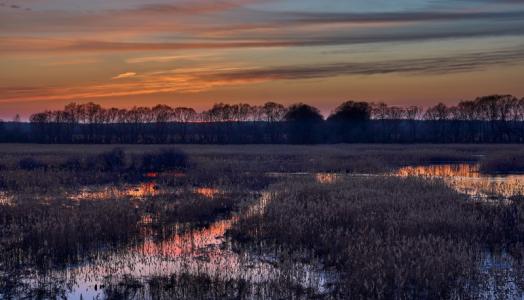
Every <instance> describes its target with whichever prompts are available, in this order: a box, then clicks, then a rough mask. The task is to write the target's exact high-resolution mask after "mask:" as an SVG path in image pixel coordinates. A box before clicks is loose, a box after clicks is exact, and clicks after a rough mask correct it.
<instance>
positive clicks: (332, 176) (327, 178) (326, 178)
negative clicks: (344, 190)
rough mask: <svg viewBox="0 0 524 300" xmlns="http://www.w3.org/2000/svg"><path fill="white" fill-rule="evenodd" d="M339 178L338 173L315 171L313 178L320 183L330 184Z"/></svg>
mask: <svg viewBox="0 0 524 300" xmlns="http://www.w3.org/2000/svg"><path fill="white" fill-rule="evenodd" d="M339 179H340V175H339V174H336V173H316V174H315V180H316V181H317V182H318V183H321V184H332V183H335V182H337V181H338V180H339Z"/></svg>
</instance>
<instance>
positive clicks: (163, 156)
mask: <svg viewBox="0 0 524 300" xmlns="http://www.w3.org/2000/svg"><path fill="white" fill-rule="evenodd" d="M138 164H139V166H138V168H139V170H140V171H142V172H160V171H167V170H185V169H186V168H187V167H188V158H187V155H186V154H185V153H184V152H182V151H179V150H175V149H163V150H160V151H158V152H155V153H145V154H143V155H142V156H141V157H140V158H139V162H138ZM135 167H136V166H135Z"/></svg>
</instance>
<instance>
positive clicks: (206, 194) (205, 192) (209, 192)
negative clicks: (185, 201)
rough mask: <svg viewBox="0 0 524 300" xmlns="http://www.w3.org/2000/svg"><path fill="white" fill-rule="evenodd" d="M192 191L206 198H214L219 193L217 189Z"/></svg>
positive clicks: (202, 188)
mask: <svg viewBox="0 0 524 300" xmlns="http://www.w3.org/2000/svg"><path fill="white" fill-rule="evenodd" d="M194 191H195V193H196V194H199V195H201V196H204V197H206V198H215V196H216V195H218V194H219V193H220V190H219V189H215V188H209V187H200V188H195V190H194Z"/></svg>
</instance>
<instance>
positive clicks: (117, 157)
mask: <svg viewBox="0 0 524 300" xmlns="http://www.w3.org/2000/svg"><path fill="white" fill-rule="evenodd" d="M125 158H126V155H125V153H124V150H122V149H121V148H115V149H113V150H111V151H109V152H105V153H102V154H100V155H98V157H97V160H98V166H99V168H100V169H101V170H102V171H119V170H122V169H124V167H125V165H126V159H125Z"/></svg>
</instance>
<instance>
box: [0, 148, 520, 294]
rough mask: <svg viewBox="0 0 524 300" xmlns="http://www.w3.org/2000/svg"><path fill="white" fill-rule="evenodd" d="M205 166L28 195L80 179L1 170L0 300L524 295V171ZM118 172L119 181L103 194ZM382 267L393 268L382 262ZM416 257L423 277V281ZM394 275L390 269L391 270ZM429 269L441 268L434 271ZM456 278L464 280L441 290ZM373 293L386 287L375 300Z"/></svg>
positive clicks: (438, 166)
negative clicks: (523, 214)
mask: <svg viewBox="0 0 524 300" xmlns="http://www.w3.org/2000/svg"><path fill="white" fill-rule="evenodd" d="M162 155H164V156H165V154H162ZM189 157H190V156H189ZM130 159H132V163H129V162H126V163H125V164H127V165H130V166H133V168H137V167H135V166H134V164H136V162H135V161H136V160H137V158H134V157H132V158H130ZM148 159H149V158H148ZM199 159H200V160H199V161H198V164H196V163H195V166H191V167H183V168H179V167H177V166H171V167H161V168H160V169H158V170H150V169H148V170H147V171H143V170H141V169H138V172H136V171H134V169H131V167H127V166H126V167H125V168H124V167H119V168H115V170H114V171H101V170H100V169H98V170H96V172H93V173H92V176H93V177H94V178H100V180H98V182H94V183H92V184H84V183H80V182H79V183H75V182H73V183H69V182H68V183H58V184H56V186H53V185H50V184H49V183H46V186H45V187H39V186H38V184H35V185H36V187H35V186H33V187H32V188H31V190H27V189H23V188H22V189H21V188H17V185H15V183H17V181H20V182H21V183H22V182H24V181H27V180H31V176H32V174H34V173H37V172H45V174H46V175H47V176H51V175H54V176H55V178H61V177H60V176H76V177H77V178H79V181H80V179H81V176H83V175H84V174H82V175H80V174H77V173H76V171H67V172H70V173H68V174H65V175H64V174H63V172H65V171H63V170H62V169H60V168H61V167H48V168H47V169H46V170H45V171H44V170H19V169H16V168H15V167H11V169H10V168H4V169H1V170H0V173H1V175H2V177H0V183H3V185H0V186H2V187H3V188H2V189H3V190H1V191H0V221H1V222H2V225H3V227H2V228H3V229H2V236H1V240H0V251H1V252H2V259H1V261H0V279H1V281H2V283H1V284H0V298H15V299H16V298H44V299H48V298H67V299H122V298H126V299H170V298H183V299H193V298H206V299H209V298H211V299H214V298H243V299H266V298H299V299H300V298H303V299H307V298H326V299H336V298H346V297H347V295H348V294H347V293H350V294H351V295H360V296H363V295H368V296H369V297H372V298H377V297H378V298H391V297H392V298H420V297H421V296H423V295H438V297H437V298H448V297H449V298H453V295H470V296H472V295H475V297H476V298H483V299H491V298H500V297H517V296H520V295H522V294H523V293H522V285H521V282H522V281H524V277H523V276H520V274H522V273H520V270H521V268H522V266H521V264H520V261H519V257H520V256H519V255H520V254H518V253H517V252H518V250H517V249H518V246H517V247H514V246H513V245H519V243H520V240H521V237H522V234H521V232H520V231H518V230H520V229H519V228H520V227H518V224H520V219H518V216H517V215H518V214H519V212H518V209H520V208H519V207H520V199H521V196H522V194H524V193H523V191H524V175H520V174H504V175H487V174H483V173H482V172H481V170H480V169H481V168H480V165H479V162H468V163H460V162H457V163H429V164H416V163H413V164H411V165H408V166H398V167H396V168H394V169H393V171H389V170H380V171H378V172H374V173H373V172H367V173H364V172H348V171H341V170H339V171H331V170H326V169H320V168H319V169H318V170H317V171H315V170H303V171H302V170H299V171H297V170H296V169H295V170H290V171H289V172H283V171H282V170H281V169H282V166H279V165H278V164H275V168H274V170H268V169H267V167H265V168H261V171H260V172H253V171H252V170H250V171H249V172H246V170H245V168H244V169H234V168H236V167H238V166H235V164H236V163H237V161H236V159H235V158H231V157H228V158H227V159H228V160H229V161H230V163H231V165H230V166H228V167H227V168H223V169H221V170H220V173H219V174H217V173H213V172H217V170H216V169H213V168H216V164H210V165H206V163H208V160H209V161H215V160H216V158H215V156H211V155H210V158H206V157H204V158H202V157H200V158H199ZM271 159H274V158H273V157H271V158H270V159H269V160H268V161H263V160H262V161H260V162H253V163H261V164H267V163H271ZM224 160H226V158H224ZM226 161H227V160H226ZM221 163H223V162H221ZM295 164H296V160H293V165H295ZM341 164H342V162H341ZM199 168H200V169H199ZM83 172H84V173H85V172H90V171H83ZM109 173H110V174H112V175H111V176H113V177H114V178H124V180H122V179H119V181H118V182H113V181H111V180H109V182H107V180H106V179H105V176H106V174H109ZM116 174H118V175H116ZM213 174H216V175H220V176H210V175H213ZM9 176H11V178H13V179H12V182H11V181H8V179H9ZM57 180H58V182H60V181H61V182H66V180H65V179H57ZM82 180H83V179H82ZM90 180H92V179H90ZM447 187H449V188H447ZM35 188H39V189H41V192H40V191H39V192H34V191H33V190H34V189H35ZM419 199H422V200H420V201H425V202H424V205H422V204H421V202H420V201H419ZM424 199H425V200H424ZM472 200H474V201H472ZM486 200H489V201H486ZM398 201H400V202H398ZM406 201H407V202H406ZM404 202H405V203H404ZM378 203H382V204H380V205H379V204H378ZM473 203H480V205H481V206H479V207H476V206H472V205H473ZM483 203H490V204H489V205H485V206H484V204H483ZM493 203H495V204H496V203H501V204H502V203H504V205H500V206H499V205H496V206H493ZM388 207H389V208H388ZM512 211H516V214H517V215H515V214H514V212H512ZM437 212H438V213H437ZM406 213H407V214H409V215H410V216H409V217H408V218H407V219H406V217H404V216H406ZM380 216H381V217H380ZM384 222H385V223H384ZM479 222H480V223H479ZM507 222H510V223H507ZM389 223H390V225H387V226H386V225H385V224H389ZM413 224H418V225H416V226H415V225H413ZM435 224H439V225H438V226H437V227H435V226H436V225H435ZM396 226H398V229H396V230H394V231H393V232H391V231H387V230H386V231H383V229H384V228H395V227H396ZM371 228H374V229H371ZM449 228H454V229H453V230H452V231H447V230H449ZM369 230H371V231H369ZM382 231H383V233H381V232H382ZM449 234H452V235H451V236H453V238H450V237H449V236H448V235H449ZM428 236H429V238H428ZM346 243H349V244H346ZM377 245H379V246H377ZM380 245H383V246H380ZM419 247H420V248H419ZM428 247H430V249H432V250H431V251H429V252H428V251H427V249H429V248H428ZM387 249H396V250H394V251H397V252H396V253H397V254H396V256H394V258H393V259H394V261H391V262H388V261H389V260H390V259H392V258H391V256H390V255H389V254H388V253H387V252H386V250H387ZM417 249H420V250H417ZM423 249H425V250H423ZM449 249H455V251H453V252H454V253H451V252H449ZM417 251H423V252H417ZM382 255H384V258H383V260H382V262H381V263H382V264H384V265H380V264H376V265H373V261H374V258H377V257H381V256H382ZM415 256H416V257H417V259H416V260H415V259H414V257H415ZM366 257H367V258H366ZM407 257H412V260H413V262H417V264H418V265H419V266H423V265H424V268H425V269H427V270H425V271H424V272H423V273H420V275H414V274H418V273H416V272H415V271H412V270H414V269H413V268H415V266H413V265H411V263H410V264H405V262H406V261H405V259H406V258H407ZM390 263H391V264H393V265H396V266H397V267H395V268H393V269H391V270H390V269H389V268H390V265H389V264H390ZM436 266H439V267H438V268H439V269H438V270H440V271H434V272H432V271H428V270H432V269H435V268H436ZM366 270H368V271H369V270H373V271H369V272H371V273H369V272H368V271H366ZM395 270H396V271H395ZM382 272H383V273H382ZM390 272H393V273H391V274H395V272H397V273H396V274H397V275H396V276H400V277H398V279H392V280H393V281H391V284H393V285H395V286H399V283H398V282H397V281H396V280H401V281H399V282H404V283H407V282H411V283H409V284H408V286H406V287H405V288H406V290H397V291H393V290H390V287H389V284H390V283H388V282H384V281H383V279H380V278H385V277H388V276H390V275H388V274H390ZM398 272H403V273H398ZM440 272H441V273H440ZM399 274H401V275H399ZM402 274H403V275H402ZM383 276H385V277H383ZM404 276H405V277H404ZM414 276H420V277H414ZM455 277H456V278H458V279H460V280H459V281H455V280H453V281H448V280H451V279H450V278H455ZM358 278H360V280H359V279H358ZM428 280H430V282H433V283H428ZM364 282H368V283H366V286H367V284H375V285H377V284H378V283H379V282H381V283H380V284H379V285H377V286H376V288H375V290H374V291H372V292H371V291H367V290H366V288H364V286H365V285H361V284H364ZM466 282H469V283H466ZM404 283H403V284H404ZM413 284H415V287H417V289H415V290H413ZM442 285H446V286H447V288H446V289H442ZM401 287H402V288H404V287H403V285H401ZM419 288H420V289H419ZM375 292H376V293H378V294H375ZM390 293H393V294H390ZM395 293H396V294H395ZM380 295H382V296H380ZM391 295H393V296H391ZM394 295H396V296H394ZM429 298H432V297H429Z"/></svg>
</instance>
